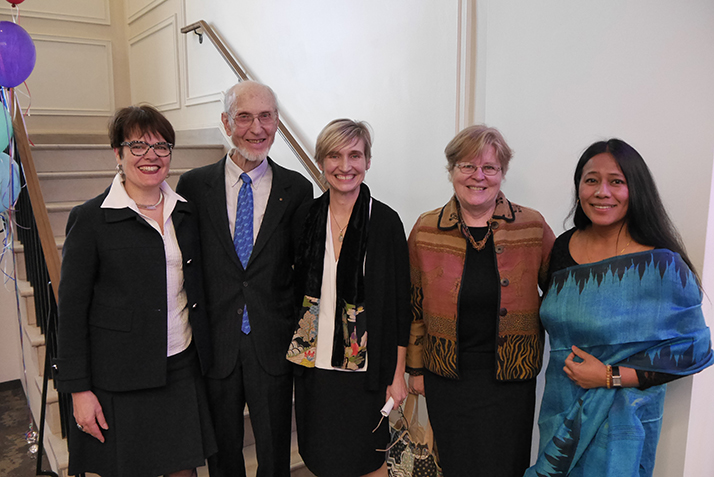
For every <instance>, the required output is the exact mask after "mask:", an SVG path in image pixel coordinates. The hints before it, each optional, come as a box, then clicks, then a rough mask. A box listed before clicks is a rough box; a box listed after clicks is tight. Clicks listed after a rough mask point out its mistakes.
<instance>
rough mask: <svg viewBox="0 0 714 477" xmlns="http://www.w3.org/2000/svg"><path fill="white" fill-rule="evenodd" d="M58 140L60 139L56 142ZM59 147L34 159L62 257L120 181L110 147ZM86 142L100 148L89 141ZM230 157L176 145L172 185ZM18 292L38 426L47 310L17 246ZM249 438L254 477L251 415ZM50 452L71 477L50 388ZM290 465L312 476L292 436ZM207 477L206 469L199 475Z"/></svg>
mask: <svg viewBox="0 0 714 477" xmlns="http://www.w3.org/2000/svg"><path fill="white" fill-rule="evenodd" d="M53 139H55V138H53ZM57 139H59V140H57V141H56V142H57V143H56V144H39V145H36V146H34V147H33V149H32V155H33V159H34V162H35V167H36V168H37V172H38V176H39V179H40V184H41V188H42V194H43V196H44V200H45V202H46V204H47V211H48V214H49V218H50V223H51V226H52V231H53V235H54V237H55V242H56V243H57V249H58V250H59V251H60V253H61V251H62V246H63V244H64V232H65V224H66V222H67V218H68V216H69V212H70V210H71V209H72V208H73V207H74V206H76V205H79V204H81V203H83V202H85V201H86V200H88V199H91V198H92V197H95V196H97V195H99V194H101V193H102V192H103V191H104V190H105V189H106V188H107V187H109V185H110V184H111V181H112V179H113V177H114V175H115V171H114V167H115V165H116V160H115V157H114V153H113V151H112V149H111V148H110V147H109V146H108V145H107V144H94V143H92V144H63V143H60V142H62V139H61V138H57ZM87 142H95V139H94V138H90V140H89V141H87ZM224 153H225V149H224V146H223V145H221V144H216V145H190V146H181V145H177V146H176V147H175V148H174V151H173V154H172V160H171V173H170V175H169V178H168V183H169V184H170V185H171V186H172V187H173V188H175V187H176V183H177V182H178V178H179V176H180V175H181V174H182V173H184V172H186V171H188V170H190V169H193V168H195V167H199V166H203V165H206V164H211V163H213V162H216V161H217V160H218V159H219V158H220V157H221V156H222V155H223V154H224ZM14 246H15V259H16V263H17V278H18V289H19V291H20V297H19V298H20V300H19V301H20V313H21V316H22V325H23V326H22V329H23V331H22V333H23V336H22V340H23V344H24V346H23V350H24V351H23V352H24V357H23V358H24V361H25V366H26V374H27V383H26V389H25V393H26V395H27V396H28V397H29V401H30V405H31V409H32V414H33V416H34V418H35V421H39V418H40V407H41V397H42V381H43V376H42V374H43V371H44V370H43V367H44V360H45V346H44V345H45V338H44V336H43V335H42V333H41V332H40V329H39V327H38V326H37V320H36V317H37V316H42V310H35V303H34V293H35V290H33V289H32V287H31V286H30V284H29V282H27V281H26V280H27V279H26V275H25V258H24V248H23V246H22V244H20V243H19V242H15V244H14ZM244 418H245V420H246V424H245V428H246V436H245V447H244V454H245V460H246V466H247V471H248V475H249V476H253V475H255V472H256V469H257V462H256V459H255V445H254V440H253V433H252V429H251V426H250V417H249V415H248V412H247V410H246V412H245V415H244ZM45 452H46V453H47V456H48V458H49V461H50V464H51V466H52V469H53V470H54V471H56V472H57V473H58V474H59V475H60V477H67V465H68V458H69V455H68V453H67V445H66V441H65V439H64V438H62V434H61V429H60V412H59V402H58V396H57V392H56V391H55V389H54V386H53V385H52V383H51V382H50V386H49V389H48V398H47V413H46V428H45ZM291 462H292V464H293V465H292V468H293V472H292V475H293V476H300V477H308V476H312V474H311V473H310V472H309V471H308V470H307V469H306V468H305V467H304V464H303V463H302V460H301V459H300V456H299V453H298V451H297V439H296V435H295V432H293V443H292V455H291ZM198 475H199V476H201V477H206V476H208V470H207V468H206V467H202V468H201V469H200V470H199V473H198Z"/></svg>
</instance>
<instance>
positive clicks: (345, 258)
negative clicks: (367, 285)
mask: <svg viewBox="0 0 714 477" xmlns="http://www.w3.org/2000/svg"><path fill="white" fill-rule="evenodd" d="M370 200H371V196H370V192H369V188H368V187H367V186H366V185H365V184H362V185H361V186H360V192H359V196H358V197H357V200H356V201H355V204H354V207H353V208H352V215H351V216H350V221H349V223H348V224H347V229H346V231H345V235H344V239H343V241H342V249H341V251H340V259H339V262H338V264H337V284H336V285H337V303H336V307H335V333H334V336H333V339H332V359H331V364H332V366H334V367H338V368H343V369H353V370H354V369H360V368H362V367H364V365H365V361H366V360H365V358H366V354H367V316H366V314H365V312H364V311H365V310H364V272H363V266H364V257H365V252H366V250H367V235H368V231H369V212H370V210H369V208H370ZM329 207H330V192H329V191H327V192H325V193H324V194H323V195H322V196H321V197H320V198H319V199H317V200H316V201H315V203H314V204H313V205H312V206H311V207H310V210H309V211H308V213H307V216H306V218H305V223H304V226H303V232H302V236H301V240H300V246H299V249H298V252H297V258H296V263H295V278H296V282H295V283H296V284H297V287H298V288H299V287H301V286H302V291H303V292H302V293H300V295H302V296H303V300H302V307H301V311H300V314H299V316H300V318H301V319H300V321H299V323H298V327H297V330H296V331H295V335H294V336H293V342H292V343H291V346H290V350H289V351H288V359H289V360H291V361H293V362H295V363H298V364H302V365H303V366H308V367H312V366H314V359H315V356H314V349H315V346H316V342H317V317H318V315H319V299H320V293H321V290H322V273H323V269H324V260H325V241H326V239H327V217H328V209H329ZM310 350H312V353H310Z"/></svg>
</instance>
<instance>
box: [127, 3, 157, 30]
mask: <svg viewBox="0 0 714 477" xmlns="http://www.w3.org/2000/svg"><path fill="white" fill-rule="evenodd" d="M165 1H166V0H126V10H127V23H129V24H132V23H134V22H135V21H136V20H137V19H138V18H140V17H142V16H144V15H145V14H147V13H148V12H150V11H151V10H153V9H154V8H156V7H158V6H159V5H161V4H162V3H164V2H165Z"/></svg>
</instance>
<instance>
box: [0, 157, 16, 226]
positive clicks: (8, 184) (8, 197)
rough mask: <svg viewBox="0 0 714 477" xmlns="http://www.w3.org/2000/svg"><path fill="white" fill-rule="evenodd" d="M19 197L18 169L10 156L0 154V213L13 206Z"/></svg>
mask: <svg viewBox="0 0 714 477" xmlns="http://www.w3.org/2000/svg"><path fill="white" fill-rule="evenodd" d="M18 195H20V167H19V166H18V165H17V162H15V161H13V160H12V159H10V156H8V155H7V154H5V153H4V152H0V213H3V212H5V211H6V210H8V209H9V208H10V207H12V206H13V205H14V204H15V201H16V200H17V196H18Z"/></svg>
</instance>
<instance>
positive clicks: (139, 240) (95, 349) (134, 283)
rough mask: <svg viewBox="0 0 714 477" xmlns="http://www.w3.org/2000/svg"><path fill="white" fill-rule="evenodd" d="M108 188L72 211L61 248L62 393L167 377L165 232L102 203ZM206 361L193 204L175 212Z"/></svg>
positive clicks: (140, 385)
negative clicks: (102, 205)
mask: <svg viewBox="0 0 714 477" xmlns="http://www.w3.org/2000/svg"><path fill="white" fill-rule="evenodd" d="M108 193H109V189H107V190H106V191H104V193H103V194H101V195H99V196H97V197H95V198H94V199H91V200H89V201H87V202H85V203H84V204H82V205H80V206H77V207H75V208H74V209H72V211H71V212H70V215H69V220H68V221H67V237H66V240H65V244H64V249H63V252H62V274H61V280H60V285H59V306H58V307H59V334H58V357H57V359H56V360H55V380H56V383H57V389H58V390H59V391H62V392H67V393H70V392H80V391H87V390H90V389H92V388H94V387H97V388H100V389H104V390H107V391H130V390H136V389H146V388H153V387H159V386H163V385H164V384H165V383H166V362H167V358H166V348H167V326H166V320H167V303H166V256H165V252H164V243H163V240H162V238H161V236H160V235H159V234H158V233H157V232H156V230H155V229H154V228H152V227H151V226H150V225H149V224H148V223H147V222H146V221H145V220H144V219H142V218H141V217H140V216H139V215H138V214H137V213H135V212H134V211H132V210H131V209H129V208H125V209H102V208H100V206H101V204H102V202H103V201H104V199H105V198H106V196H107V194H108ZM171 219H172V222H173V225H174V229H175V231H176V238H177V240H178V243H179V247H180V249H181V254H182V258H183V272H184V288H185V290H186V294H187V298H188V305H187V306H188V307H189V321H190V323H191V327H192V328H193V341H194V343H195V344H196V348H197V350H198V354H199V358H200V361H201V367H202V368H203V369H204V370H205V369H207V368H208V366H209V365H210V360H211V351H210V339H209V332H208V322H207V320H206V318H205V315H204V312H205V311H204V306H203V289H202V287H201V282H202V276H201V274H202V270H201V265H200V244H199V234H198V221H197V217H196V213H195V210H194V208H193V206H191V205H190V204H187V203H186V202H180V201H179V202H177V204H176V207H175V209H174V211H173V213H172V214H171Z"/></svg>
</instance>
